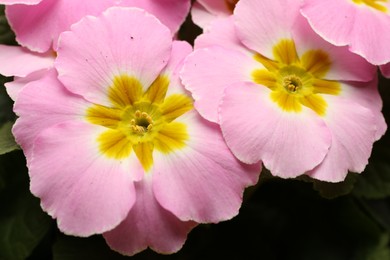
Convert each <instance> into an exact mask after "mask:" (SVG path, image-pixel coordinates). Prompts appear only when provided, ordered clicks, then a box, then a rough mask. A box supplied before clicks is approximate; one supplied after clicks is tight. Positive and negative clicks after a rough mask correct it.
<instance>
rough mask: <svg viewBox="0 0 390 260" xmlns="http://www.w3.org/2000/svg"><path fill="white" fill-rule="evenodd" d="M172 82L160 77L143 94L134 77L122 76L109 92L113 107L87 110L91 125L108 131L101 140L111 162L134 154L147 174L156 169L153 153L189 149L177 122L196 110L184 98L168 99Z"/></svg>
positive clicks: (183, 125) (102, 147) (185, 136)
mask: <svg viewBox="0 0 390 260" xmlns="http://www.w3.org/2000/svg"><path fill="white" fill-rule="evenodd" d="M168 86H169V78H168V77H166V76H163V75H160V76H159V77H158V78H157V79H156V80H155V81H154V82H153V84H152V85H151V86H150V87H149V88H148V89H147V90H146V91H143V87H142V85H141V83H140V82H139V81H138V80H137V79H136V78H134V77H131V76H128V75H119V76H117V77H115V78H114V80H113V83H112V86H111V87H110V88H109V89H108V99H109V100H110V103H111V106H109V107H106V106H101V105H96V104H95V105H93V106H91V107H89V108H88V109H87V115H86V118H87V120H88V121H89V122H90V123H93V124H97V125H101V126H104V127H106V128H107V130H106V131H105V132H103V133H102V134H101V135H100V136H99V137H98V139H97V142H98V143H99V147H100V151H101V152H102V153H103V154H104V155H105V156H107V157H109V158H114V159H123V158H126V157H128V156H129V155H130V154H131V152H132V151H134V153H135V155H136V156H137V158H138V160H139V161H140V163H141V165H142V166H143V168H144V170H145V171H148V170H150V169H151V166H152V165H153V151H154V150H157V151H159V152H162V153H170V152H172V151H174V150H177V149H181V148H183V147H185V145H186V141H187V140H188V138H189V136H188V133H187V127H186V125H185V124H183V123H180V122H175V121H174V120H175V119H176V118H178V117H179V116H181V115H183V114H184V113H186V112H188V111H190V110H191V109H192V108H193V102H192V99H191V98H190V97H188V96H186V95H184V94H172V95H170V96H168V97H166V94H167V90H168Z"/></svg>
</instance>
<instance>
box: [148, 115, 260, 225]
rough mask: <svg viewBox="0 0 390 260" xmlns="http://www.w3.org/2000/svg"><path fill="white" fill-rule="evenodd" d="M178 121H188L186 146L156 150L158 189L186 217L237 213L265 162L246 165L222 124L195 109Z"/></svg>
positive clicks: (214, 219) (171, 208)
mask: <svg viewBox="0 0 390 260" xmlns="http://www.w3.org/2000/svg"><path fill="white" fill-rule="evenodd" d="M176 121H179V122H183V123H185V124H186V126H187V130H188V134H189V136H190V140H188V142H187V146H186V147H185V148H183V149H181V150H179V151H177V152H174V153H170V154H160V153H155V158H154V161H155V169H156V172H155V175H154V176H153V178H154V179H153V191H154V193H155V196H156V198H157V201H159V203H160V204H161V205H162V206H163V207H164V208H165V209H167V210H168V211H170V212H172V213H173V214H174V215H176V216H177V217H178V218H179V219H181V220H182V221H187V220H193V221H196V222H201V223H202V222H219V221H223V220H227V219H230V218H232V217H234V216H235V215H237V214H238V210H239V208H240V206H241V203H242V195H243V191H244V188H245V187H247V186H249V185H253V184H255V183H256V182H257V178H258V175H259V173H260V164H255V165H251V166H249V165H244V164H242V163H240V162H239V161H238V160H236V159H235V158H234V156H233V155H232V154H231V152H230V151H229V149H228V148H227V147H226V144H225V142H224V140H223V139H222V135H221V134H220V131H219V127H218V125H216V124H214V123H210V122H207V121H205V120H204V119H203V118H201V117H200V116H199V114H198V113H197V112H195V111H192V112H187V113H186V114H185V115H183V116H182V117H180V118H178V119H176Z"/></svg>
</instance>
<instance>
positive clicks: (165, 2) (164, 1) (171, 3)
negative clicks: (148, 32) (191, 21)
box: [117, 0, 191, 34]
mask: <svg viewBox="0 0 390 260" xmlns="http://www.w3.org/2000/svg"><path fill="white" fill-rule="evenodd" d="M117 2H118V1H117ZM117 5H119V6H123V7H126V6H132V7H138V8H141V9H144V10H145V11H147V12H148V13H151V14H153V15H154V16H156V17H157V18H158V19H159V20H160V21H161V22H162V23H163V24H165V25H166V26H167V27H168V28H169V29H170V30H171V31H172V34H174V33H176V32H177V31H178V30H179V28H180V25H181V24H182V23H183V22H184V20H185V18H186V17H187V14H188V13H189V11H190V5H191V1H190V0H180V1H177V0H157V1H156V0H121V1H119V3H118V4H117Z"/></svg>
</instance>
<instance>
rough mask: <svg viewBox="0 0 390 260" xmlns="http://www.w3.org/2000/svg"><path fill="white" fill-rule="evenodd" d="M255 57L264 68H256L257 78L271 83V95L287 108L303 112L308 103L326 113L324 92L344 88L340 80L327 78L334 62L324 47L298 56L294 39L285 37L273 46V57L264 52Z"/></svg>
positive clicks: (253, 74) (257, 80) (288, 110)
mask: <svg viewBox="0 0 390 260" xmlns="http://www.w3.org/2000/svg"><path fill="white" fill-rule="evenodd" d="M254 58H255V59H256V60H257V61H258V62H260V63H261V64H262V65H263V66H264V69H256V70H254V71H253V72H252V78H253V80H254V81H255V82H256V83H258V84H261V85H263V86H266V87H268V88H269V89H270V90H271V94H270V98H271V99H272V100H273V101H274V102H275V103H276V104H278V106H279V107H280V108H281V109H282V110H284V111H287V112H295V113H299V112H301V111H302V106H305V107H308V108H310V109H312V110H313V111H314V112H316V113H317V114H318V115H320V116H324V115H325V114H326V107H327V103H326V101H325V99H324V98H323V97H322V96H321V95H323V94H328V95H338V94H339V93H340V91H341V86H340V83H338V82H337V81H332V80H326V79H323V77H324V76H325V75H326V73H327V72H328V71H329V69H330V67H331V66H332V63H331V61H330V59H329V56H328V54H327V53H326V52H324V51H322V50H309V51H306V52H305V53H304V54H303V55H302V56H301V57H298V54H297V51H296V48H295V43H294V41H293V40H290V39H283V40H281V41H279V43H277V44H276V45H275V46H274V47H273V60H271V59H268V58H266V57H264V56H262V55H261V54H256V55H255V57H254Z"/></svg>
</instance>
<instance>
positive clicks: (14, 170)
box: [0, 152, 52, 260]
mask: <svg viewBox="0 0 390 260" xmlns="http://www.w3.org/2000/svg"><path fill="white" fill-rule="evenodd" d="M24 165H25V160H24V157H23V154H22V153H21V152H19V153H9V154H6V155H3V156H1V157H0V176H1V177H2V179H3V180H4V183H3V184H4V185H5V186H4V188H3V189H2V190H1V192H0V205H1V213H0V259H4V260H8V259H10V260H17V259H26V258H27V257H28V256H29V255H30V254H31V253H32V251H33V250H34V248H35V247H36V246H37V245H38V244H39V242H40V241H41V239H42V238H43V237H44V236H45V234H46V233H47V232H48V230H49V229H50V227H51V223H52V221H51V218H50V217H49V216H48V215H47V214H46V213H44V212H43V211H42V210H41V208H40V206H39V200H38V199H37V198H35V197H34V196H33V195H31V193H30V191H29V185H28V177H27V172H26V169H25V166H24Z"/></svg>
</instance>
